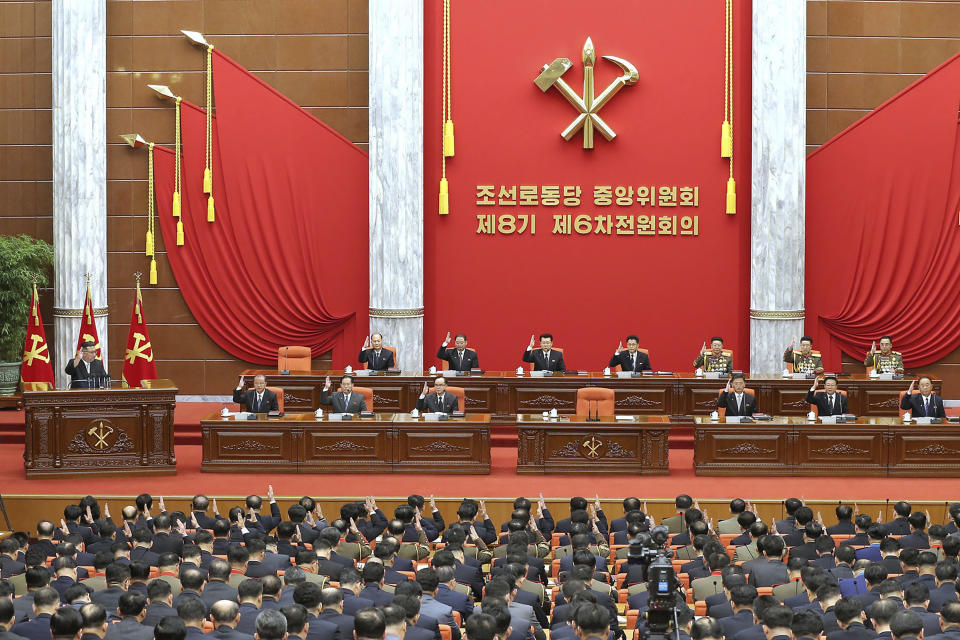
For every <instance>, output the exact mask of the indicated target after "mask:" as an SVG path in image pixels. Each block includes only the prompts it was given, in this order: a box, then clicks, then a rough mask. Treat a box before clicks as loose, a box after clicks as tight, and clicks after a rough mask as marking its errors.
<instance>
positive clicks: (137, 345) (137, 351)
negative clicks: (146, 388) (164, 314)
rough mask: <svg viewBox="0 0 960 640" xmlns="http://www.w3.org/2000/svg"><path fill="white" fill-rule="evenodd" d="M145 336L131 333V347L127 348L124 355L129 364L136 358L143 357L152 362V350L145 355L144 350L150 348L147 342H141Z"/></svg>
mask: <svg viewBox="0 0 960 640" xmlns="http://www.w3.org/2000/svg"><path fill="white" fill-rule="evenodd" d="M146 339H147V337H146V336H145V335H143V334H142V333H134V334H133V340H134V342H133V349H127V355H126V356H125V357H124V360H129V361H130V364H133V363H134V362H135V361H136V359H137V358H143V359H144V360H146V361H147V362H153V351H151V352H150V355H147V354H146V353H145V352H146V350H147V349H149V348H150V343H149V342H143V344H141V342H142V341H144V340H146Z"/></svg>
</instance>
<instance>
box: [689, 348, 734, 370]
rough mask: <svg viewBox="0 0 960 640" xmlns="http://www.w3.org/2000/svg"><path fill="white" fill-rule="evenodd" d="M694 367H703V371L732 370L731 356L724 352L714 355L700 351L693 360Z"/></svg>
mask: <svg viewBox="0 0 960 640" xmlns="http://www.w3.org/2000/svg"><path fill="white" fill-rule="evenodd" d="M693 368H694V369H703V370H704V371H719V372H721V373H730V372H731V371H733V358H732V357H730V356H728V355H727V354H725V353H722V354H720V355H719V356H715V355H713V354H712V353H709V352H708V353H701V354H700V356H699V357H698V358H697V359H696V360H694V361H693Z"/></svg>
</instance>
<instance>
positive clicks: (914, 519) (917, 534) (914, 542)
mask: <svg viewBox="0 0 960 640" xmlns="http://www.w3.org/2000/svg"><path fill="white" fill-rule="evenodd" d="M907 522H909V523H910V533H908V534H907V535H905V536H902V537H901V538H900V540H899V542H900V548H901V549H929V548H930V539H929V538H928V537H927V534H926V533H925V532H924V529H926V528H927V516H926V514H925V513H923V512H922V511H914V512H913V513H911V514H910V516H909V517H908V518H907Z"/></svg>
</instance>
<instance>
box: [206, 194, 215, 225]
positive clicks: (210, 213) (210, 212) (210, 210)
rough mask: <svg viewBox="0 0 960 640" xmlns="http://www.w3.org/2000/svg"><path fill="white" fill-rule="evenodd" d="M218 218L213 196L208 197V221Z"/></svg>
mask: <svg viewBox="0 0 960 640" xmlns="http://www.w3.org/2000/svg"><path fill="white" fill-rule="evenodd" d="M215 218H216V214H215V213H214V210H213V196H210V197H209V198H207V222H213V221H214V219H215Z"/></svg>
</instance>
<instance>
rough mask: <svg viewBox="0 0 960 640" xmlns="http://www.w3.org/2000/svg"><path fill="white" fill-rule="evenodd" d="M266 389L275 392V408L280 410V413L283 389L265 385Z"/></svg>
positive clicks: (281, 411) (281, 410)
mask: <svg viewBox="0 0 960 640" xmlns="http://www.w3.org/2000/svg"><path fill="white" fill-rule="evenodd" d="M267 389H270V391H273V392H274V393H275V394H277V409H279V410H280V413H283V389H281V388H280V387H267Z"/></svg>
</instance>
